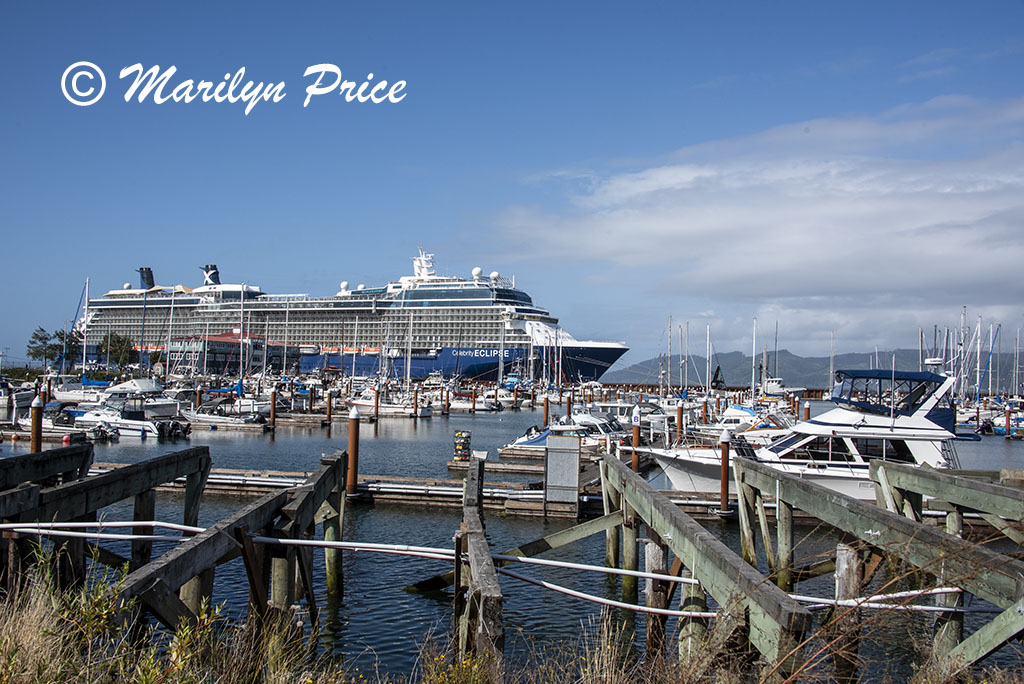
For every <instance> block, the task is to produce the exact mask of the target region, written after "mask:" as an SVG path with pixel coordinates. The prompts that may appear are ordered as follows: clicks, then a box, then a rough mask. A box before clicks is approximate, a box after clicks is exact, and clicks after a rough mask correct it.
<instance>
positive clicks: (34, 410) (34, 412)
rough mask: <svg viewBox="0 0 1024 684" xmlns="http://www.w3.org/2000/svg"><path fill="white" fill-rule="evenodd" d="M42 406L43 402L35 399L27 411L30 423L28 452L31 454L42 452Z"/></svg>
mask: <svg viewBox="0 0 1024 684" xmlns="http://www.w3.org/2000/svg"><path fill="white" fill-rule="evenodd" d="M43 406H44V402H43V400H42V399H40V398H39V397H36V398H35V399H33V400H32V405H31V407H30V409H29V411H30V422H31V424H32V432H31V439H30V440H29V452H30V453H33V454H38V453H39V452H40V451H42V450H43Z"/></svg>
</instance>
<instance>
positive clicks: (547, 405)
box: [544, 394, 549, 428]
mask: <svg viewBox="0 0 1024 684" xmlns="http://www.w3.org/2000/svg"><path fill="white" fill-rule="evenodd" d="M548 410H549V403H548V395H546V394H545V395H544V427H545V428H546V427H547V426H548Z"/></svg>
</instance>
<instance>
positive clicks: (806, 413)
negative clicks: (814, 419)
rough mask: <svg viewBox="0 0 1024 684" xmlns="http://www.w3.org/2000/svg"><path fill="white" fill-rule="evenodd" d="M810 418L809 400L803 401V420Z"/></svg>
mask: <svg viewBox="0 0 1024 684" xmlns="http://www.w3.org/2000/svg"><path fill="white" fill-rule="evenodd" d="M810 419H811V402H809V401H805V402H804V420H810Z"/></svg>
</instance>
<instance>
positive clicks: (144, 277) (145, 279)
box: [138, 266, 156, 290]
mask: <svg viewBox="0 0 1024 684" xmlns="http://www.w3.org/2000/svg"><path fill="white" fill-rule="evenodd" d="M138 271H139V281H140V283H141V285H142V289H143V290H150V289H152V288H153V287H155V286H156V283H155V282H154V281H153V269H151V268H147V267H145V266H143V267H142V268H140V269H138Z"/></svg>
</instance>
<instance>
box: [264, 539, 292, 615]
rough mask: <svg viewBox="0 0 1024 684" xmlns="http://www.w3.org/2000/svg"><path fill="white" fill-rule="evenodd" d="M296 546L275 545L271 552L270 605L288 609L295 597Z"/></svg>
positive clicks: (277, 608) (283, 609) (280, 609)
mask: <svg viewBox="0 0 1024 684" xmlns="http://www.w3.org/2000/svg"><path fill="white" fill-rule="evenodd" d="M295 567H296V562H295V547H292V546H289V547H284V548H282V547H281V546H277V545H275V546H274V547H273V548H272V550H271V553H270V605H271V607H273V608H274V609H276V610H279V611H282V612H283V611H286V610H288V609H289V607H290V606H291V605H292V602H293V601H294V599H295Z"/></svg>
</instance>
